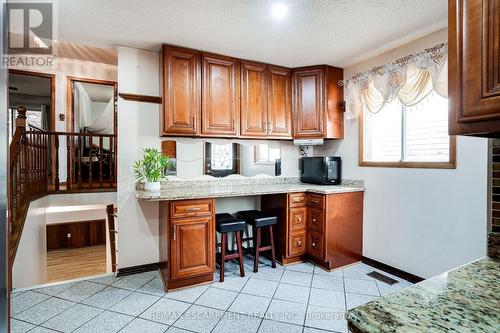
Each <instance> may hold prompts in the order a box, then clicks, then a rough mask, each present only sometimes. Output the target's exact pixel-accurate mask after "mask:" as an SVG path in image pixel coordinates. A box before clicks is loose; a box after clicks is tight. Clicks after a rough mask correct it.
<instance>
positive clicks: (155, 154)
mask: <svg viewBox="0 0 500 333" xmlns="http://www.w3.org/2000/svg"><path fill="white" fill-rule="evenodd" d="M172 167H173V163H172V161H171V160H170V158H169V157H168V156H163V155H162V154H161V151H159V150H158V149H155V148H146V149H144V157H143V159H142V160H138V161H136V162H135V164H134V173H135V177H136V179H137V180H138V181H147V182H158V181H160V180H161V179H163V178H165V174H166V171H167V170H168V169H171V168H172Z"/></svg>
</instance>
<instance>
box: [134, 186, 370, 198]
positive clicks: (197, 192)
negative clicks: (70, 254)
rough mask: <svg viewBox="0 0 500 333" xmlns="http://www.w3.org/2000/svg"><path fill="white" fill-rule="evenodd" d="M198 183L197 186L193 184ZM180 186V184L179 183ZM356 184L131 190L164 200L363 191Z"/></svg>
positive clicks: (180, 187) (167, 187) (137, 194)
mask: <svg viewBox="0 0 500 333" xmlns="http://www.w3.org/2000/svg"><path fill="white" fill-rule="evenodd" d="M196 184H198V185H199V186H196ZM183 185H184V186H183ZM364 190H365V189H364V187H363V185H362V184H360V183H356V182H350V183H348V184H344V185H314V184H305V183H300V182H296V181H281V182H275V181H250V182H249V181H246V182H241V181H234V182H228V181H223V182H216V181H212V182H199V183H197V182H183V184H162V189H161V190H160V191H159V192H149V191H144V190H143V189H141V188H137V189H136V191H135V193H136V196H137V198H138V199H140V200H143V201H168V200H182V199H200V198H223V197H239V196H248V195H265V194H277V193H294V192H310V193H319V194H331V193H345V192H359V191H364Z"/></svg>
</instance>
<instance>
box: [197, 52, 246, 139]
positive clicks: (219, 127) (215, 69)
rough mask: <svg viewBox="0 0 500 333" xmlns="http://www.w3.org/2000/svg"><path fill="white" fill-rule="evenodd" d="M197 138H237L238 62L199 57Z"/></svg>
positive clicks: (206, 56) (218, 56)
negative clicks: (199, 102) (199, 131)
mask: <svg viewBox="0 0 500 333" xmlns="http://www.w3.org/2000/svg"><path fill="white" fill-rule="evenodd" d="M201 57H202V60H201V61H202V94H201V96H202V97H201V135H203V136H211V137H236V136H238V134H239V131H238V129H239V115H240V85H239V84H240V80H239V77H240V76H239V66H238V60H237V59H234V58H230V57H225V56H220V55H214V54H208V53H202V56H201Z"/></svg>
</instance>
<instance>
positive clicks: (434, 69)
mask: <svg viewBox="0 0 500 333" xmlns="http://www.w3.org/2000/svg"><path fill="white" fill-rule="evenodd" d="M340 84H341V85H344V86H345V102H346V118H347V119H356V118H357V117H358V116H359V114H360V112H362V111H363V110H365V109H366V110H367V111H369V112H373V113H377V112H379V111H380V110H382V108H383V107H384V105H385V104H386V103H390V102H392V101H393V100H394V99H395V98H398V99H399V101H400V102H401V103H402V104H403V105H406V106H412V105H415V104H417V103H418V102H420V101H421V100H422V99H423V98H424V97H425V96H427V95H428V94H429V93H430V92H431V91H432V90H434V91H435V92H436V93H438V94H439V95H441V96H443V97H448V44H447V43H443V44H439V45H436V46H435V47H433V48H430V49H426V50H424V51H422V52H419V53H417V54H414V55H409V56H406V57H404V58H402V59H399V60H396V61H394V62H392V63H389V64H385V65H383V66H379V67H375V68H372V69H370V70H368V71H366V72H364V73H359V74H356V75H354V76H353V77H351V78H349V79H348V80H345V81H342V82H341V83H340Z"/></svg>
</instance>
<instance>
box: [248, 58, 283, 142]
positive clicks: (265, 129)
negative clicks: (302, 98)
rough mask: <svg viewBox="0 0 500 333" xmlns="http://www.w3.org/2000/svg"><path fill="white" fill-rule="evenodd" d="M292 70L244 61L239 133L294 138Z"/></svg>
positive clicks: (254, 136) (253, 136) (249, 136)
mask: <svg viewBox="0 0 500 333" xmlns="http://www.w3.org/2000/svg"><path fill="white" fill-rule="evenodd" d="M291 89H292V87H291V71H290V70H289V69H287V68H282V67H277V66H269V65H266V64H261V63H256V62H250V61H242V62H241V127H240V128H241V129H240V137H246V138H256V137H257V138H259V137H267V138H281V139H291V137H292V133H291V118H292V109H291Z"/></svg>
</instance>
